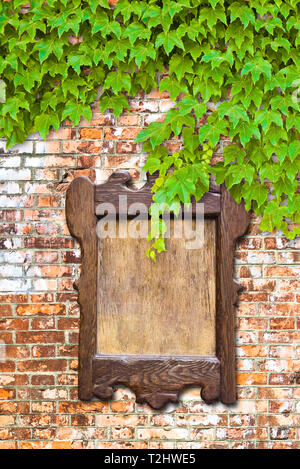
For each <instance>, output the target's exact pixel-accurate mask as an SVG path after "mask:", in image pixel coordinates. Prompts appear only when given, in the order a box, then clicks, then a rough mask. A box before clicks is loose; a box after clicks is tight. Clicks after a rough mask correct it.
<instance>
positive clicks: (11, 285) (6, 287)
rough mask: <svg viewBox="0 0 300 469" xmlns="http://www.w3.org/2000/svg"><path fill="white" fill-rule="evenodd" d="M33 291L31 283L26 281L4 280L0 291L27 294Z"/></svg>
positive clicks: (0, 285)
mask: <svg viewBox="0 0 300 469" xmlns="http://www.w3.org/2000/svg"><path fill="white" fill-rule="evenodd" d="M30 289H31V281H30V280H24V279H2V280H0V291H2V292H13V293H16V292H25V291H28V290H30Z"/></svg>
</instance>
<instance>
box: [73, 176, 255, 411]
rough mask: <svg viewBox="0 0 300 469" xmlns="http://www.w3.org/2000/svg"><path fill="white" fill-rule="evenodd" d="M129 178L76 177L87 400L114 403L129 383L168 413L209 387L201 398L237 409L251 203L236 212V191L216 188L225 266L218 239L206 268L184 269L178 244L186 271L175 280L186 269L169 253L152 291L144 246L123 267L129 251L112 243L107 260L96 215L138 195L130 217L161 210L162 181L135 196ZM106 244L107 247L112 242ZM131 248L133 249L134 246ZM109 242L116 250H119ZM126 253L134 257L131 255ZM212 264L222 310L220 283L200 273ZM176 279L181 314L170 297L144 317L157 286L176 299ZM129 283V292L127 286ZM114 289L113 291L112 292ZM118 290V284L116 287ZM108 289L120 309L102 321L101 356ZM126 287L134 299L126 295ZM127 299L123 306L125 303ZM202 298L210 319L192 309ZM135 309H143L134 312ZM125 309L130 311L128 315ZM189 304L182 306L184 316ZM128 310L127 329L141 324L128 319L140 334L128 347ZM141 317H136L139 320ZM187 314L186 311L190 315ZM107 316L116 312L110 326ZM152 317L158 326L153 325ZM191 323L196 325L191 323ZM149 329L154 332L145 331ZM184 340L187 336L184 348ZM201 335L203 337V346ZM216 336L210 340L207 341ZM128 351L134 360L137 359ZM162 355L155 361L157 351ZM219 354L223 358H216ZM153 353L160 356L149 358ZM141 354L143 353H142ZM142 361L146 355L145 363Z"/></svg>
mask: <svg viewBox="0 0 300 469" xmlns="http://www.w3.org/2000/svg"><path fill="white" fill-rule="evenodd" d="M128 178H129V176H128V174H127V173H123V172H117V173H115V174H114V175H113V176H111V178H110V179H109V181H107V183H105V184H102V185H98V186H95V185H93V184H92V183H91V182H90V181H89V180H88V179H86V178H82V177H81V178H78V179H75V180H74V181H73V182H72V183H71V185H70V186H69V189H68V191H67V200H66V214H67V223H68V227H69V230H70V232H71V234H72V235H73V236H74V237H75V238H77V239H78V241H79V243H80V245H81V251H82V274H81V277H80V279H79V281H78V283H77V288H78V291H79V298H78V302H79V304H80V310H81V315H80V345H79V397H80V398H81V399H84V400H89V399H91V398H92V396H93V395H96V396H98V397H100V398H101V399H103V398H110V397H111V395H112V392H113V387H114V386H115V385H118V384H124V385H125V386H129V387H131V389H132V390H133V391H135V392H136V394H137V400H138V401H140V402H142V401H146V402H148V403H149V404H150V405H152V406H153V407H155V408H159V407H162V406H163V405H164V404H165V403H166V402H168V401H176V400H177V397H178V393H179V392H180V391H181V390H182V389H183V388H184V387H186V386H201V387H202V388H203V389H202V394H201V395H202V397H203V399H205V400H206V401H207V402H211V401H213V400H214V399H217V398H218V396H219V395H220V400H221V401H222V402H223V403H225V404H232V403H234V402H235V400H236V393H235V356H234V304H235V303H236V301H237V292H238V290H239V286H238V285H237V284H236V283H235V282H234V280H233V257H234V250H235V243H236V240H237V239H238V238H239V237H240V236H242V235H243V234H244V233H245V231H246V229H247V227H248V224H249V216H248V214H247V212H246V211H245V209H244V205H243V204H240V205H238V204H236V203H235V202H234V201H233V200H232V199H231V197H230V194H229V192H228V191H226V188H225V186H221V188H220V187H219V186H216V185H213V184H212V186H211V191H210V193H208V194H206V195H205V196H204V198H203V199H202V200H201V202H204V207H205V216H206V217H211V218H214V220H209V222H210V223H211V224H214V223H216V234H217V235H216V240H215V241H216V242H215V246H216V247H215V252H216V256H215V259H212V257H213V256H212V252H213V251H212V244H213V237H212V234H211V235H210V238H209V239H210V241H209V243H208V245H209V247H207V251H208V252H207V253H206V254H205V255H206V257H205V256H204V255H203V256H204V257H203V264H202V265H201V266H200V265H198V264H197V263H195V262H194V263H193V262H192V261H191V259H190V258H189V254H188V255H186V256H185V257H183V259H185V260H184V262H182V261H180V259H179V258H178V257H177V254H178V252H177V249H178V246H177V247H176V246H175V245H174V246H173V248H172V240H171V241H170V243H171V244H170V246H169V253H172V254H173V257H174V259H173V262H174V263H175V264H176V262H177V266H178V267H179V270H180V273H177V272H175V270H176V269H175V267H174V265H172V262H171V260H170V259H169V260H167V259H168V257H167V256H168V253H167V254H162V255H160V256H159V264H158V265H157V266H154V265H152V266H153V268H154V270H153V272H151V275H150V276H149V278H146V282H145V283H144V285H142V284H141V283H140V280H141V279H140V278H139V277H142V276H143V275H144V270H145V272H146V273H147V269H148V267H147V266H146V264H145V265H144V261H145V262H147V259H146V258H145V257H144V258H143V257H142V258H141V257H139V258H138V261H137V257H136V256H138V255H139V254H138V253H139V249H138V248H137V246H136V245H135V246H134V245H133V246H131V248H129V247H128V248H126V249H125V248H124V252H123V254H122V255H121V256H120V257H121V259H119V261H120V262H118V263H116V260H114V258H113V255H115V254H118V251H120V249H118V251H117V250H116V249H115V248H114V246H113V245H111V246H110V249H104V251H103V252H105V251H106V253H107V254H105V255H103V252H102V251H101V250H99V248H98V239H97V235H96V224H97V220H98V218H97V217H96V215H95V213H96V210H97V206H99V204H100V203H103V202H113V204H114V205H115V207H116V212H117V213H118V206H119V195H127V196H128V199H127V200H128V204H127V207H126V208H125V212H127V210H128V207H129V205H131V204H132V203H136V202H142V203H145V204H146V205H147V204H148V205H147V206H149V205H150V204H151V200H152V194H151V192H150V189H151V187H152V184H153V178H151V177H150V178H149V179H148V183H147V184H146V185H145V186H144V187H143V188H142V189H141V190H140V191H133V190H131V189H130V188H129V187H128V186H127V182H128ZM194 207H195V205H194ZM207 222H208V220H206V221H205V223H207ZM211 226H212V225H211ZM213 231H214V230H213ZM103 241H104V247H105V243H106V240H102V242H103ZM125 241H128V239H127V240H125ZM109 242H110V241H109ZM109 242H108V246H107V247H109ZM140 246H141V245H140ZM172 249H173V250H172ZM126 252H127V255H125V253H126ZM99 253H100V254H101V255H100V256H99ZM130 255H132V256H133V257H134V258H135V265H137V266H138V267H137V268H135V269H134V270H133V271H134V272H135V275H131V277H130V281H128V279H126V274H125V272H126V265H127V263H128V259H127V258H130ZM105 256H106V257H105ZM171 257H172V256H171ZM98 258H99V272H100V270H101V269H102V270H101V273H102V275H101V276H98V274H97V269H98ZM186 259H189V262H186ZM168 262H169V263H168ZM207 262H208V263H209V262H211V264H212V265H214V266H215V267H213V269H215V270H213V269H212V270H213V271H214V272H215V275H216V282H215V287H216V297H215V299H216V305H215V308H213V306H214V305H212V303H213V293H212V290H210V289H211V285H213V282H212V281H211V277H208V276H207V275H206V276H205V274H204V276H203V279H202V283H201V285H199V275H200V272H203V265H204V264H205V263H207ZM122 264H123V265H124V270H123V272H121V275H116V269H117V265H119V266H120V265H122ZM160 264H161V269H162V271H163V272H164V275H161V276H160V277H159V275H160V274H159V273H158V272H157V270H158V269H157V270H155V268H159V266H160ZM172 269H173V270H172ZM149 272H150V271H149ZM170 272H173V273H172V276H173V283H174V285H177V290H176V291H175V289H174V290H171V292H170V295H169V296H172V295H173V297H174V304H175V306H176V307H175V308H174V305H172V302H171V300H170V298H169V303H168V305H167V307H166V308H165V310H163V308H162V307H161V304H162V298H161V299H160V306H159V305H157V304H155V301H156V300H157V298H155V299H153V298H150V299H149V304H148V306H149V305H150V306H152V307H153V305H154V306H155V308H154V311H155V313H154V314H153V312H152V311H151V308H150V310H149V311H148V310H147V307H148V306H147V304H146V303H145V301H144V303H143V305H142V307H141V308H140V309H141V312H140V317H139V315H138V308H137V307H138V305H139V303H138V301H139V297H140V296H141V293H143V295H144V298H147V295H146V294H145V292H144V290H145V288H146V285H147V284H150V283H151V282H152V283H153V282H154V283H155V282H156V286H157V291H158V290H159V288H158V287H160V288H162V287H165V296H168V286H167V283H168V282H167V279H168V277H170V274H169V273H170ZM99 278H100V290H98V287H99V286H98V284H97V279H99ZM183 278H185V279H187V278H189V280H190V285H189V286H188V290H187V291H186V288H183V286H182V285H181V283H180V282H181V280H182V279H183ZM105 279H106V280H105ZM103 280H104V283H103ZM121 280H122V282H123V286H122V288H121V290H119V292H118V286H119V288H120V287H121V283H122V282H121ZM125 280H126V281H127V284H126V283H124V282H125ZM106 281H107V282H108V283H107V284H106V285H105V282H106ZM118 282H119V284H118ZM109 283H111V285H109ZM114 284H115V286H113V285H114ZM203 285H205V286H206V288H208V290H210V293H209V295H208V296H207V297H206V300H205V294H207V292H206V293H205V290H204V289H203ZM147 287H148V285H147ZM101 289H103V294H105V297H106V296H107V295H108V294H110V295H111V298H110V301H111V302H112V303H114V305H115V306H114V307H113V308H112V309H111V310H109V309H108V310H106V309H105V308H106V307H105V308H104V309H103V311H102V313H101V318H99V321H100V323H98V327H99V330H101V328H102V335H101V334H100V335H99V344H98V348H97V307H98V306H99V304H100V303H99V304H98V305H97V301H100V300H97V299H98V298H101V296H100V297H98V292H99V291H100V293H101ZM114 289H115V290H114ZM126 289H127V292H125V290H126ZM131 289H133V290H135V292H136V297H134V296H132V301H131V303H130V305H129V306H128V303H127V304H126V294H128V291H129V292H130V291H131ZM180 290H182V291H183V293H182V296H183V298H182V299H179V300H178V291H180ZM105 292H106V293H105ZM118 295H119V296H120V298H118ZM176 295H177V298H176ZM199 295H200V296H201V298H202V300H203V298H204V300H203V301H204V302H203V303H202V306H201V307H199V310H201V314H200V315H199V317H196V316H195V314H194V313H195V311H194V312H192V314H191V312H190V310H191V306H192V305H193V304H194V303H196V300H195V299H196V298H198V300H199ZM129 296H130V293H129ZM208 297H209V300H208ZM102 298H103V297H102ZM122 298H123V299H122ZM202 300H199V301H198V303H199V305H201V301H202ZM205 301H206V303H205ZM118 302H119V303H118ZM177 303H178V304H177ZM133 304H134V308H133V307H132V305H133ZM124 305H126V308H125V309H124ZM179 305H180V308H179V307H178V308H177V306H179ZM199 305H198V306H199ZM203 305H206V306H207V311H206V314H207V317H206V318H205V320H206V321H207V322H206V323H205V321H204V322H202V323H201V321H203V318H204V316H205V314H204V313H205V307H204V308H203ZM172 306H173V307H172ZM122 308H123V310H122ZM176 308H177V309H176ZM145 309H146V311H145ZM120 311H122V321H123V322H124V318H125V319H126V314H127V312H128V311H129V312H130V314H129V316H128V318H130V321H132V324H131V323H130V321H129V322H128V318H127V324H126V321H125V323H124V324H125V326H126V327H127V328H128V330H131V335H129V334H128V335H127V336H126V334H124V331H125V329H126V327H124V326H123V336H122V337H123V338H124V337H125V340H123V342H122V340H119V342H118V333H120V328H121V329H122V326H121V325H120V324H122V322H120V324H119V326H118V320H117V316H118V315H119V316H120ZM147 311H148V313H147V314H146V312H147ZM214 311H215V312H216V318H215V325H216V327H215V331H212V328H211V324H212V316H211V315H212V313H213V312H214ZM133 312H134V314H132V313H133ZM123 313H124V314H123ZM183 313H185V317H184V314H183ZM202 313H203V314H202ZM105 314H107V318H106V319H105ZM151 315H153V317H151ZM103 318H104V322H103ZM148 318H150V319H149V320H148ZM201 318H202V319H201ZM186 319H188V322H187V321H186ZM105 321H106V324H105ZM151 321H152V323H151ZM182 321H183V322H184V327H183V329H181V326H180V324H181V322H182ZM149 324H150V325H151V324H152V325H151V327H148V325H149ZM110 326H112V327H113V330H114V332H113V334H111V337H109V335H107V339H105V340H108V341H107V343H106V345H105V348H104V347H103V346H104V343H105V341H104V340H103V339H104V333H105V331H106V334H107V333H108V331H109V327H110ZM131 326H132V327H131ZM118 327H119V329H118ZM130 327H131V329H130ZM168 327H169V329H168ZM135 329H136V330H138V331H139V335H138V338H137V340H136V345H133V343H132V342H131V338H132V335H133V331H134V330H135ZM160 329H161V330H160ZM146 330H147V334H146V333H144V332H145V331H146ZM214 332H215V338H216V341H215V348H214V347H213V346H212V340H211V339H212V337H213V333H214ZM181 336H182V337H184V339H183V344H184V345H183V346H182V347H181V346H180V347H178V344H180V343H181V338H180V337H181ZM149 337H150V338H149ZM176 337H178V343H177V342H176ZM197 337H199V340H198V341H197ZM119 338H120V336H119ZM207 338H209V339H210V341H207ZM188 339H189V341H188ZM147 340H148V342H147ZM101 344H102V345H101ZM199 344H201V347H207V348H206V349H205V348H201V347H200V348H199ZM204 344H205V345H204ZM154 345H155V348H154ZM118 347H119V348H118ZM134 347H137V348H134ZM151 347H152V348H151ZM176 347H177V348H176ZM197 347H198V348H197ZM140 349H142V350H140ZM97 350H98V352H100V351H101V352H103V350H105V351H106V352H110V351H111V352H113V354H112V355H108V354H106V355H103V354H99V353H98V354H97ZM116 350H119V351H120V353H122V355H116ZM203 350H204V351H205V354H210V355H211V356H209V357H207V356H206V357H201V356H200V354H203ZM128 351H130V352H131V354H130V355H129V354H128ZM153 351H154V352H155V356H154V355H153V353H152V352H153ZM215 351H216V355H217V358H216V357H214V356H213V355H214V354H215ZM150 352H151V355H149V353H150ZM133 353H134V354H136V355H133ZM137 353H139V354H141V353H142V354H143V355H142V356H140V355H137ZM195 353H197V356H195V355H194V354H195ZM170 355H172V357H171V356H170Z"/></svg>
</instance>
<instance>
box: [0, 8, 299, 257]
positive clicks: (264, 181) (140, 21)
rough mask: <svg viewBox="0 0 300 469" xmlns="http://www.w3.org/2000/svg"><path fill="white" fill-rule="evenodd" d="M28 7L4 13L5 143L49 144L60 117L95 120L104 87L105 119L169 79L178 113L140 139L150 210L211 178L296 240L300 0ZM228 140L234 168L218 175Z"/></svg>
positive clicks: (0, 13)
mask: <svg viewBox="0 0 300 469" xmlns="http://www.w3.org/2000/svg"><path fill="white" fill-rule="evenodd" d="M24 3H26V2H25V0H11V1H10V2H8V1H3V2H1V5H0V56H1V61H0V79H1V80H2V81H3V82H4V83H5V92H6V99H5V102H1V101H4V100H3V99H2V100H1V101H0V134H1V136H2V137H5V138H6V139H7V143H8V146H12V145H14V144H16V143H20V142H23V141H24V139H25V138H26V136H27V135H28V134H29V133H30V132H34V131H39V132H40V133H41V135H42V136H43V137H46V135H47V134H48V132H49V130H50V129H51V128H54V129H58V127H59V125H60V123H61V122H62V121H63V120H64V119H69V120H71V121H72V122H73V123H74V125H76V124H78V122H79V120H80V118H81V116H83V117H85V118H86V119H91V116H92V113H91V104H92V103H93V102H94V100H95V99H96V97H97V90H98V88H99V87H102V91H103V93H102V95H101V97H100V109H101V111H102V112H104V111H106V110H107V109H110V110H112V111H113V112H114V113H115V114H116V115H117V116H119V115H120V113H122V112H124V110H128V109H129V105H128V98H129V97H130V96H134V95H135V94H136V93H137V92H138V91H140V89H143V90H144V91H145V92H149V91H150V90H151V89H152V88H153V87H156V86H157V80H159V89H160V91H164V90H168V91H169V92H170V96H171V98H172V99H173V100H174V102H175V106H174V107H173V108H172V109H171V110H169V111H168V112H167V114H166V117H165V120H164V121H163V122H154V123H152V124H150V125H149V126H148V127H147V128H146V129H144V130H142V131H141V132H140V134H139V135H138V137H137V141H138V142H145V143H144V151H145V152H148V153H149V155H148V160H147V162H146V165H145V167H144V170H148V171H149V172H150V173H153V172H155V171H158V172H159V173H158V178H157V179H156V183H155V185H154V188H153V191H154V194H153V200H154V202H156V203H161V204H162V206H164V207H165V209H169V210H173V211H176V210H177V209H178V202H189V201H190V199H191V196H195V198H196V200H199V199H200V198H201V197H202V196H203V194H204V193H205V192H207V191H208V189H209V175H210V174H211V173H212V174H214V176H215V178H216V181H217V183H223V182H225V183H226V186H227V188H228V189H229V190H230V192H231V194H232V197H233V198H234V199H235V200H236V201H238V202H239V201H240V200H241V199H242V198H243V199H244V200H245V203H246V208H247V209H250V208H253V210H254V211H255V213H256V214H257V215H262V220H261V224H260V228H261V230H265V231H272V230H273V229H279V230H281V231H282V232H283V233H284V234H285V235H286V236H287V237H288V238H290V239H291V238H293V237H294V236H295V235H296V234H298V233H299V232H300V228H299V226H297V224H298V223H299V221H300V195H299V194H298V192H297V189H298V182H297V175H298V172H299V167H300V151H299V150H300V141H299V130H300V115H299V97H300V93H299V92H298V91H299V90H298V87H299V86H300V80H299V78H300V74H299V69H300V56H299V43H300V36H299V28H300V16H299V0H274V1H271V0H249V1H245V0H233V1H232V0H229V1H224V0H178V1H173V0H148V1H143V0H141V1H135V0H119V1H118V2H117V3H116V5H115V6H110V5H109V3H108V1H107V0H86V1H81V0H47V2H45V1H44V0H31V1H30V2H29V6H28V4H27V6H26V5H24ZM166 70H168V73H167V74H166ZM3 82H1V83H3ZM2 88H3V85H2ZM2 94H3V93H2ZM200 123H201V125H200ZM171 136H180V137H181V138H182V140H183V146H182V149H181V150H180V151H178V152H176V153H173V154H169V153H168V151H167V149H166V146H165V145H164V143H165V141H166V140H167V139H169V138H170V137H171ZM224 137H227V139H228V138H229V139H230V144H229V145H227V146H226V147H225V149H224V161H222V162H219V163H217V164H216V165H214V166H211V164H210V161H211V157H212V154H213V151H214V149H215V148H216V146H217V145H218V142H219V141H220V139H223V138H224ZM159 230H160V233H161V234H160V235H159V236H155V237H154V236H152V235H153V233H150V235H149V239H153V244H152V246H151V248H150V249H149V251H148V255H149V256H150V257H152V258H153V259H155V253H156V251H158V252H160V251H163V250H164V249H165V246H164V239H163V231H164V227H163V225H162V226H161V228H159Z"/></svg>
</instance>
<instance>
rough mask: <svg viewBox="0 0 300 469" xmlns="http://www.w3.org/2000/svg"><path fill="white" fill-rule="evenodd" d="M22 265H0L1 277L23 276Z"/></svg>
mask: <svg viewBox="0 0 300 469" xmlns="http://www.w3.org/2000/svg"><path fill="white" fill-rule="evenodd" d="M22 273H23V269H22V267H19V266H15V265H9V264H6V265H0V277H2V278H3V277H4V278H6V277H22Z"/></svg>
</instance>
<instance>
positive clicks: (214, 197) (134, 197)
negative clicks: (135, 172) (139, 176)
mask: <svg viewBox="0 0 300 469" xmlns="http://www.w3.org/2000/svg"><path fill="white" fill-rule="evenodd" d="M156 177H157V174H156V173H154V174H152V175H149V174H148V180H147V183H146V184H145V185H144V187H142V188H141V189H140V190H132V189H130V187H128V185H127V183H128V182H129V181H130V174H129V172H128V171H116V172H115V173H113V174H112V175H111V176H110V177H109V179H108V181H107V182H105V183H104V184H99V185H96V186H95V204H96V206H97V204H99V203H103V202H109V203H110V204H113V205H114V207H115V209H116V213H120V206H119V200H120V199H119V197H120V196H126V204H125V213H127V210H128V208H129V206H130V205H131V204H133V203H135V202H139V203H143V204H144V205H145V206H146V207H148V208H149V207H150V205H151V204H152V197H153V193H152V192H151V187H152V185H153V184H154V181H155V178H156ZM201 203H203V204H204V213H205V215H207V216H215V215H218V214H219V213H220V209H221V194H220V187H219V186H217V185H216V184H214V183H213V182H212V183H211V185H210V192H207V193H206V194H204V196H203V197H202V199H201ZM195 208H196V204H195V199H194V198H193V197H192V211H193V213H195ZM96 211H97V208H96Z"/></svg>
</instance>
